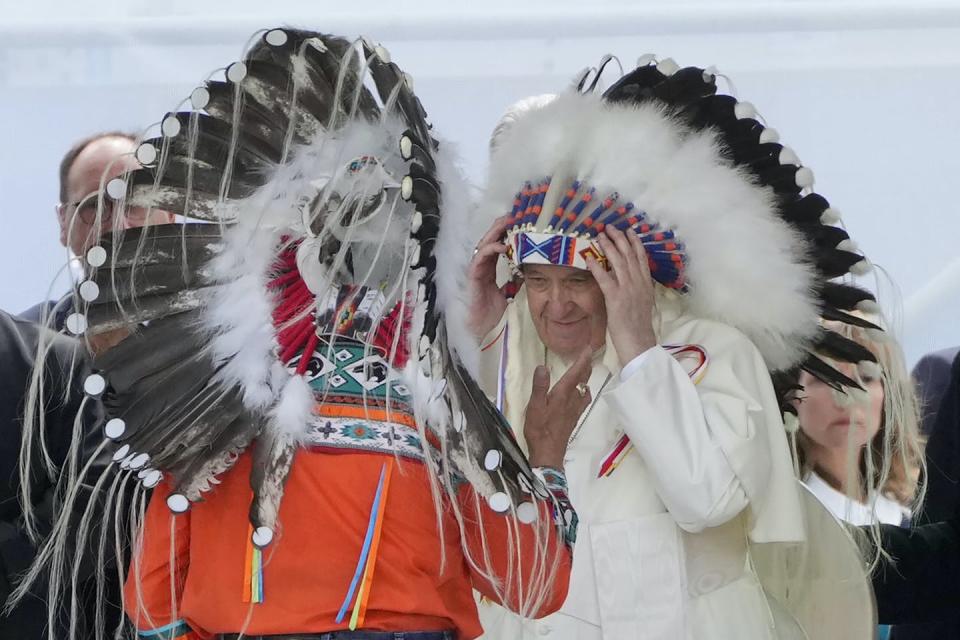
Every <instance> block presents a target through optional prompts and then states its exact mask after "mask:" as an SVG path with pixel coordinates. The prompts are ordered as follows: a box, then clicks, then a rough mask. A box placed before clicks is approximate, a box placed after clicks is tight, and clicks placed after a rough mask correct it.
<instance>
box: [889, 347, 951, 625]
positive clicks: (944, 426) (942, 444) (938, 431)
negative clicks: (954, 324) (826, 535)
mask: <svg viewBox="0 0 960 640" xmlns="http://www.w3.org/2000/svg"><path fill="white" fill-rule="evenodd" d="M957 353H958V352H957V350H956V349H952V350H948V351H945V352H944V351H941V352H938V353H934V354H930V355H928V356H925V357H924V358H923V359H922V360H921V361H920V362H919V363H918V364H917V366H916V367H915V368H914V376H916V377H915V380H916V381H917V383H918V387H919V392H920V395H921V397H926V398H928V407H930V406H933V405H932V404H929V403H936V411H934V412H932V413H931V412H929V409H928V410H927V411H928V412H926V413H925V415H924V420H925V423H926V425H927V426H926V427H925V429H924V430H925V432H926V433H927V435H928V440H927V447H926V460H927V477H926V484H927V495H926V499H925V500H924V504H923V507H922V509H921V510H920V512H919V513H918V514H917V518H916V521H917V524H920V525H924V524H927V525H930V524H931V523H940V522H943V521H947V520H951V521H953V522H954V523H955V522H956V519H955V518H956V516H957V514H958V513H960V356H958V355H957ZM950 354H953V360H952V365H951V367H950V369H949V375H944V369H945V367H944V359H945V358H946V357H947V356H948V355H950ZM944 380H946V382H944ZM938 400H939V402H938ZM932 526H935V527H937V526H939V527H941V528H940V529H939V530H935V529H929V530H928V532H929V533H927V534H925V535H922V536H917V537H915V538H912V540H913V542H911V543H910V544H912V545H913V546H914V549H915V550H916V549H926V550H927V551H922V553H927V552H929V553H930V554H932V553H933V551H932V550H933V549H943V550H944V551H943V553H944V554H947V555H945V556H944V559H943V562H942V563H939V564H938V563H937V561H936V559H935V558H933V557H932V559H931V561H930V562H925V561H924V562H919V563H917V560H916V559H915V558H911V556H907V559H906V560H905V562H906V563H907V564H910V563H917V564H918V566H924V567H926V568H924V569H923V570H922V571H920V572H915V573H913V574H911V575H912V576H913V582H914V585H915V587H916V591H917V593H919V594H923V601H918V600H916V599H915V598H914V597H913V596H911V594H910V593H908V592H907V591H908V589H906V587H907V585H906V583H904V584H903V586H904V589H903V590H902V591H903V593H902V597H903V598H904V599H905V600H906V601H907V602H908V603H910V602H915V601H916V602H918V603H919V605H920V606H921V608H920V609H919V610H918V612H923V611H930V610H931V607H933V608H935V607H939V606H940V604H941V603H942V602H945V601H947V602H952V600H950V597H951V593H950V592H951V589H957V588H960V569H958V567H957V565H955V564H951V562H952V556H950V555H949V554H950V553H956V550H955V545H956V537H955V535H956V534H955V532H954V533H951V531H950V530H948V529H944V528H942V527H943V525H936V524H934V525H932ZM921 528H923V527H921ZM951 536H952V537H951ZM951 540H952V542H951ZM951 545H953V547H951ZM908 548H909V545H908V546H904V547H898V549H900V550H907V549H908ZM951 548H953V551H951ZM926 585H930V588H929V589H928V588H927V586H926ZM938 593H941V594H942V597H941V598H938V597H937V594H938ZM944 598H945V599H946V600H944ZM924 601H925V602H926V604H924ZM905 606H906V605H905ZM924 607H926V608H924ZM951 613H952V614H951ZM941 614H942V615H938V616H937V620H936V621H933V622H927V623H921V624H908V625H904V626H898V627H896V628H895V629H894V630H893V633H892V636H891V638H892V640H940V639H942V638H960V607H954V608H953V610H952V612H951V611H950V610H949V609H946V610H943V611H941ZM922 619H923V618H922V617H916V616H915V617H913V618H911V620H912V621H919V620H922ZM904 621H905V622H907V620H904Z"/></svg>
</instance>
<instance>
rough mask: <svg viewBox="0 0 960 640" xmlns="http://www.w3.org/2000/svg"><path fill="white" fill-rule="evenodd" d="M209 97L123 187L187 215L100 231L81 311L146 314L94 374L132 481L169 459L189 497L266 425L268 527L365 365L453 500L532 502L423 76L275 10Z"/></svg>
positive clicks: (518, 508)
mask: <svg viewBox="0 0 960 640" xmlns="http://www.w3.org/2000/svg"><path fill="white" fill-rule="evenodd" d="M190 104H191V106H192V109H190V110H188V111H182V112H177V113H170V114H168V115H166V116H165V117H164V118H163V119H162V122H161V123H160V131H159V135H157V136H156V137H152V138H149V139H146V140H143V141H142V142H141V143H140V144H139V146H138V148H137V150H136V157H137V159H138V160H139V162H140V163H141V164H142V168H140V169H138V170H135V171H133V172H131V173H129V174H127V175H125V176H123V177H121V178H120V179H117V180H116V181H114V182H112V183H111V184H110V185H108V186H109V188H108V189H107V191H108V193H109V194H110V196H111V197H112V198H114V199H116V200H117V202H116V203H115V206H117V207H126V208H134V207H140V208H148V209H149V208H160V209H164V210H167V211H171V212H174V213H176V214H178V215H181V216H183V217H184V219H185V222H184V224H171V225H160V226H152V227H144V228H140V229H135V230H132V231H128V232H126V233H119V232H117V233H114V234H113V235H112V237H110V236H108V237H104V238H102V241H101V243H100V244H98V245H97V246H94V247H92V248H91V249H90V250H89V251H88V252H87V253H86V255H85V256H84V259H85V261H86V267H87V273H88V279H87V280H86V281H85V282H83V283H82V284H81V285H80V286H79V288H78V294H77V295H78V300H77V305H76V309H77V311H76V313H74V314H73V315H72V316H71V317H70V318H69V320H68V323H67V324H68V327H69V328H70V330H71V331H72V332H74V333H76V334H83V335H87V336H89V335H95V334H99V333H102V332H105V331H112V330H121V331H129V332H130V334H131V335H129V337H127V338H126V339H124V340H123V341H122V342H120V343H119V344H117V345H116V346H115V347H113V348H111V349H109V350H108V351H106V352H105V353H103V354H102V355H100V356H99V357H97V358H96V359H95V361H94V365H93V367H94V372H93V373H92V374H91V375H90V376H89V377H88V378H87V379H86V381H85V385H84V388H85V390H86V392H87V394H88V396H89V397H90V398H91V400H95V399H99V400H101V401H102V404H103V407H104V409H105V417H104V420H103V422H102V429H103V435H104V438H105V440H104V443H103V445H101V449H102V450H106V451H108V452H112V456H113V460H114V461H115V462H116V463H117V465H119V467H120V469H121V471H120V474H121V475H122V476H123V477H124V480H123V482H122V483H120V484H121V485H122V484H126V483H127V481H128V480H134V481H139V484H140V487H138V492H142V489H143V488H150V487H153V486H156V485H157V484H158V483H159V482H160V480H161V479H162V478H166V479H167V481H168V482H169V483H170V484H171V485H172V487H173V492H172V494H171V495H170V497H169V499H168V501H167V502H168V505H169V507H170V509H171V510H172V511H173V512H175V513H180V512H183V511H186V510H187V509H189V507H190V504H191V503H193V502H195V501H197V500H200V499H202V498H203V496H204V495H205V494H206V492H208V491H210V490H211V489H214V486H213V485H215V484H216V482H217V476H218V475H219V474H222V473H224V472H225V471H226V470H228V469H230V468H231V466H232V465H233V464H234V462H235V461H236V460H237V457H238V455H239V454H240V453H241V452H243V451H245V450H247V449H248V448H251V447H252V450H253V461H254V464H253V470H252V473H251V485H252V488H253V501H252V504H251V507H250V522H251V525H252V529H253V538H252V541H253V543H254V544H255V545H256V546H257V547H265V546H267V545H269V544H270V543H271V541H272V540H273V539H274V536H275V533H276V531H277V517H278V512H279V504H280V501H281V498H282V495H283V489H284V483H285V481H286V478H287V475H288V473H289V471H290V467H291V464H292V463H293V458H294V452H295V451H296V449H297V447H298V446H300V445H301V443H303V442H304V440H305V439H306V438H307V436H308V433H309V431H310V429H311V428H313V425H314V423H315V419H314V417H315V414H317V413H319V414H324V411H326V410H327V409H329V408H330V407H331V406H332V405H334V404H336V402H337V399H336V397H341V396H344V395H345V392H343V389H345V388H347V387H351V388H353V389H354V393H353V396H354V399H356V398H360V400H359V403H360V404H359V406H358V407H353V408H352V409H350V408H349V407H348V408H347V409H350V410H354V411H356V410H359V411H362V413H361V414H359V415H365V416H370V415H372V416H375V417H376V416H383V419H384V420H387V421H389V420H391V419H394V418H396V419H398V420H399V419H400V417H404V418H405V419H406V420H407V421H408V422H409V423H412V424H415V425H416V427H417V428H418V429H419V430H420V435H421V437H420V440H419V441H420V447H421V448H422V449H423V450H424V451H422V452H420V455H421V456H422V461H423V463H424V464H426V465H427V466H428V467H429V468H430V469H431V471H432V474H430V475H431V477H432V478H433V484H432V489H433V494H434V496H435V498H436V500H437V502H438V507H439V503H440V502H443V501H445V496H446V495H447V494H450V495H452V492H454V491H455V487H457V486H459V485H460V483H462V482H463V481H467V482H470V483H471V484H473V485H474V487H475V488H476V490H477V492H478V493H479V494H480V495H481V496H483V497H484V498H485V499H487V500H488V502H489V504H490V506H491V508H493V509H494V510H495V511H499V512H501V513H508V512H509V517H516V518H518V519H519V520H520V521H523V522H530V521H531V520H533V519H534V518H535V516H536V514H537V511H536V509H531V508H530V507H532V506H533V503H534V502H535V501H537V500H545V499H548V497H547V496H548V493H547V492H546V491H545V489H544V488H543V482H542V481H541V480H540V479H539V478H538V477H537V476H535V475H534V474H533V473H532V471H531V469H530V467H529V465H528V464H527V462H526V459H525V457H524V455H523V454H522V452H521V451H520V449H519V447H518V446H517V443H516V441H515V439H514V437H513V435H512V431H511V430H510V428H509V427H508V425H507V424H506V423H505V421H504V419H503V417H502V416H501V415H500V413H499V412H498V411H497V410H496V408H495V407H494V406H493V405H492V404H491V403H490V402H489V401H488V400H487V399H486V397H485V396H484V395H483V393H482V392H481V391H480V389H479V387H478V385H477V384H476V382H475V381H474V380H473V379H472V378H471V377H470V375H469V374H468V373H467V371H466V369H465V368H464V366H463V364H462V359H463V358H464V357H466V354H465V353H464V351H463V349H462V348H461V349H460V351H459V352H458V350H457V348H455V347H454V346H452V345H451V340H450V339H449V335H450V331H449V329H448V324H447V321H446V317H445V314H446V310H447V309H449V308H450V305H451V304H453V301H455V300H456V299H457V296H456V282H455V278H452V277H444V275H443V274H442V273H441V269H440V266H441V264H443V262H444V261H446V260H453V257H451V256H443V255H441V254H442V252H443V251H447V252H456V251H457V248H458V247H460V246H461V245H462V244H464V243H466V242H468V240H467V239H463V240H460V239H458V237H457V234H458V233H463V230H462V229H460V228H459V226H458V225H451V224H445V223H444V221H445V220H446V219H447V218H448V216H449V215H450V213H449V212H455V211H456V210H458V209H459V210H461V211H465V210H466V209H467V203H466V202H465V201H464V200H463V197H464V195H465V194H466V193H467V189H466V188H465V185H464V184H463V181H462V179H461V177H460V176H459V174H458V172H457V171H456V169H455V168H454V166H453V164H452V160H451V158H450V157H449V156H448V155H446V153H445V152H444V150H442V148H441V145H440V143H439V142H438V141H437V140H436V139H435V138H434V137H433V136H432V134H431V131H430V125H428V123H427V121H426V118H425V112H424V110H423V107H422V106H421V104H420V101H419V100H418V99H417V97H416V96H415V95H414V93H413V91H412V80H411V79H410V77H409V76H407V75H406V74H404V73H403V72H402V71H401V70H400V69H399V68H398V67H397V66H396V65H395V64H393V63H392V62H391V61H390V59H389V56H388V54H387V52H386V51H385V50H384V49H383V48H381V47H379V46H375V45H373V44H372V43H370V42H368V41H366V40H364V41H359V42H355V43H351V42H348V41H346V40H343V39H341V38H338V37H334V36H330V35H324V34H321V33H315V32H306V31H298V30H293V29H273V30H269V31H265V32H262V33H261V34H260V37H259V38H257V39H256V40H255V43H254V44H253V46H252V47H251V48H250V49H249V51H247V53H246V54H245V56H244V57H243V59H242V60H241V61H238V62H235V63H233V64H231V65H229V66H228V67H227V68H226V70H225V75H224V77H223V79H220V80H216V79H214V80H209V81H207V82H205V83H204V84H203V85H202V86H200V87H198V88H197V89H196V90H194V91H193V92H192V94H191V96H190ZM458 198H459V200H458ZM100 210H101V211H102V210H103V207H102V206H101V207H100ZM118 218H119V216H118ZM344 363H349V364H350V367H349V368H347V369H345V371H344V372H341V369H344ZM335 396H336V397H335ZM347 409H344V408H343V407H341V410H342V411H346V410H347ZM399 453H402V452H399ZM81 476H82V474H81ZM78 481H79V482H82V481H83V478H82V477H80V478H79V479H78ZM117 486H118V483H117V482H114V483H113V485H112V487H111V490H113V489H116V488H117ZM447 502H451V501H447ZM452 502H455V501H452ZM91 504H92V505H93V503H91ZM94 506H95V505H94ZM92 508H93V507H92ZM442 508H446V507H442ZM451 508H453V509H457V506H456V505H455V504H453V505H452V506H451ZM67 511H69V509H68V510H67ZM67 517H69V515H68V516H67ZM438 521H439V516H438ZM67 530H68V528H67V527H66V526H61V527H60V528H59V529H58V531H59V533H60V536H61V539H60V540H59V542H61V543H62V542H63V540H62V537H63V536H64V535H66V533H65V532H66V531H67ZM56 538H57V536H54V542H53V544H56V543H57V540H56ZM479 563H480V564H481V565H482V564H483V561H482V560H481V561H479ZM56 600H57V598H56V597H52V598H51V602H55V601H56Z"/></svg>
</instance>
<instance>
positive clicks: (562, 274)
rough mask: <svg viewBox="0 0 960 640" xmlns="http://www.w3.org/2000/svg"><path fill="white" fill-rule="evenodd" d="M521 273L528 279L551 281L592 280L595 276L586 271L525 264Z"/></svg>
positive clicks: (577, 268) (551, 265)
mask: <svg viewBox="0 0 960 640" xmlns="http://www.w3.org/2000/svg"><path fill="white" fill-rule="evenodd" d="M520 273H522V274H523V275H524V277H526V278H530V277H538V278H547V279H549V280H558V281H563V280H587V279H589V280H592V279H593V275H592V274H591V273H590V272H589V271H587V270H586V269H581V268H579V267H568V266H563V265H556V264H523V265H521V266H520Z"/></svg>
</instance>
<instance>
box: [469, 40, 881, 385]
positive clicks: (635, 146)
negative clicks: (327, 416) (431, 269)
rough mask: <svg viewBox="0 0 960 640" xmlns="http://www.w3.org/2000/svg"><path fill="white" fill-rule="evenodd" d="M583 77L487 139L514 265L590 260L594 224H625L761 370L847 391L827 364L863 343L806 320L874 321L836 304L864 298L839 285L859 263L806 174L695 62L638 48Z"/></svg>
mask: <svg viewBox="0 0 960 640" xmlns="http://www.w3.org/2000/svg"><path fill="white" fill-rule="evenodd" d="M608 60H609V59H608ZM602 68H603V66H601V67H600V69H601V70H602ZM598 76H599V73H598V72H597V73H596V75H594V72H590V73H587V74H585V75H583V76H582V77H581V78H580V79H579V81H578V82H577V83H575V86H574V87H573V88H572V89H570V90H568V91H567V92H566V93H564V94H561V95H559V96H558V97H556V98H555V99H554V100H552V101H549V102H546V103H544V102H543V101H541V103H540V104H539V105H538V107H537V108H535V109H531V110H528V111H527V112H526V113H525V114H522V115H519V116H516V115H515V116H514V117H513V121H512V122H511V123H510V124H509V126H508V127H505V128H504V130H503V131H501V132H500V133H499V134H498V136H497V140H496V144H495V145H493V152H492V157H491V169H490V178H489V184H488V187H487V192H486V196H485V201H484V204H483V208H484V211H485V213H486V215H489V216H490V217H491V218H492V217H494V216H496V215H502V214H503V213H504V212H509V213H512V214H513V224H512V225H511V227H510V229H509V231H508V234H507V243H508V256H509V259H510V261H511V263H512V264H513V265H514V267H515V268H516V267H519V266H522V265H523V264H526V263H531V262H532V263H542V264H558V265H566V266H574V267H581V268H583V267H584V264H585V263H584V258H585V257H586V256H587V255H593V256H594V257H597V258H598V259H600V260H601V261H602V258H603V257H602V251H601V250H600V248H599V245H598V244H597V243H596V242H595V238H596V235H597V233H599V232H600V231H601V230H602V229H603V228H604V226H607V225H614V226H616V227H617V228H620V229H629V230H631V232H634V233H637V234H638V235H639V236H640V238H641V240H642V241H643V243H644V246H645V248H646V250H647V255H648V260H649V263H650V268H651V274H652V276H653V277H654V279H655V280H657V281H658V282H659V283H660V284H662V285H664V286H666V287H669V288H673V289H676V290H679V291H680V292H681V293H682V295H681V297H680V299H681V300H683V303H684V304H685V305H686V307H687V308H688V310H689V311H690V312H691V313H694V314H696V315H700V316H701V317H707V318H710V319H714V320H718V321H721V322H724V323H726V324H729V325H732V326H734V327H736V328H738V329H739V330H741V331H743V332H744V333H745V334H746V335H747V336H748V337H749V338H750V339H751V340H752V341H753V342H754V343H755V344H756V345H757V347H758V348H759V350H760V351H761V353H762V354H763V357H764V359H765V360H766V363H767V365H768V367H769V368H770V370H771V371H773V372H784V371H790V370H795V368H796V367H798V366H801V367H803V368H806V369H807V370H809V371H810V372H811V373H812V374H813V375H815V376H817V377H819V378H821V379H823V380H825V381H826V382H828V383H830V384H832V385H834V386H838V385H849V386H854V387H856V386H857V384H856V382H855V381H853V380H850V379H849V378H848V377H847V376H844V375H843V374H842V373H841V372H839V371H838V370H836V369H835V368H834V367H832V366H831V365H829V364H828V361H829V360H830V359H837V360H844V361H853V362H859V361H862V360H873V356H872V354H870V353H869V352H868V351H867V350H866V349H863V348H862V347H860V346H859V345H858V344H856V343H854V342H853V341H850V340H848V339H846V338H844V337H843V336H841V335H839V334H838V333H836V332H832V331H829V330H825V329H823V328H822V326H821V323H820V322H819V320H820V318H821V317H823V318H826V319H830V320H836V321H839V322H844V323H849V324H853V325H859V326H865V327H869V328H871V329H877V330H879V328H878V327H875V326H874V325H872V324H870V323H868V322H866V321H864V320H863V319H862V318H860V317H857V316H855V315H852V314H850V313H849V312H850V311H851V310H853V309H855V308H873V307H874V304H875V303H874V298H873V296H872V294H870V293H869V292H867V291H865V290H863V289H861V288H859V287H857V286H854V285H852V284H850V283H848V282H843V281H841V280H840V279H842V278H843V277H844V276H847V275H848V274H851V273H852V274H859V273H863V272H865V271H866V270H867V269H868V268H869V266H870V265H869V262H868V261H867V260H866V259H865V258H864V257H863V256H862V255H861V254H859V253H858V252H856V250H855V246H854V245H853V243H852V242H851V241H850V239H849V236H848V235H847V233H846V231H844V230H843V229H842V228H840V227H839V226H836V223H837V222H838V220H839V217H838V216H837V215H836V213H835V211H834V210H833V209H832V208H831V207H830V205H829V204H828V202H827V200H826V199H825V198H823V197H822V196H821V195H819V194H817V193H816V192H814V190H813V174H812V172H811V171H810V169H809V168H807V167H805V166H803V165H802V164H801V163H800V161H799V159H798V158H797V156H796V154H795V153H794V152H793V151H792V150H791V149H790V148H789V147H786V146H784V145H782V144H780V143H779V142H778V139H779V136H778V134H777V132H776V131H775V130H773V129H771V128H769V127H766V126H764V124H762V123H761V121H760V120H759V117H758V116H757V114H756V111H755V109H754V108H753V107H752V105H750V104H749V103H746V102H740V101H738V100H737V99H735V98H734V97H732V96H729V95H723V94H721V93H718V90H717V85H716V76H715V74H714V73H712V72H710V71H706V70H704V69H700V68H697V67H687V68H684V69H680V68H678V66H677V65H676V64H675V63H674V62H673V61H672V60H669V59H668V60H663V61H661V62H659V63H658V62H657V61H656V60H653V59H652V58H648V59H647V60H645V61H643V62H642V64H641V65H640V66H639V67H637V68H636V69H634V70H633V71H631V72H629V73H627V74H625V75H624V76H623V77H621V78H620V79H619V80H618V81H617V82H615V83H614V84H613V86H611V87H610V88H609V89H607V90H606V91H605V92H603V93H602V94H601V93H600V92H599V91H598V90H596V87H597V84H598V83H597V77H598ZM591 77H592V78H593V81H592V82H591V81H590V78H591Z"/></svg>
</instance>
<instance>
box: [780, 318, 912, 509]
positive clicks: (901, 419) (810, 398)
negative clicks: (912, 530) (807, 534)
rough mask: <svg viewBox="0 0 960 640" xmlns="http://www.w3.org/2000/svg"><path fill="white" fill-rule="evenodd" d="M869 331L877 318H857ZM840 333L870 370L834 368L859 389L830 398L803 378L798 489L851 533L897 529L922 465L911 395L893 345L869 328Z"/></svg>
mask: <svg viewBox="0 0 960 640" xmlns="http://www.w3.org/2000/svg"><path fill="white" fill-rule="evenodd" d="M860 317H861V318H862V319H863V320H865V321H867V322H869V323H871V324H875V325H879V324H881V323H880V321H879V320H878V319H877V318H876V317H872V316H867V315H865V314H860ZM829 324H830V326H829V327H828V328H830V329H832V330H834V331H837V332H842V333H843V334H845V335H846V336H847V337H849V338H851V339H853V340H855V341H856V342H858V343H859V344H861V345H862V346H864V347H866V348H867V349H869V350H870V352H871V353H873V354H874V355H875V356H876V359H877V362H876V363H868V362H864V363H861V364H860V365H859V366H855V365H852V364H848V363H837V365H836V366H837V367H838V368H839V369H840V370H841V371H843V372H844V373H846V374H847V375H848V376H849V377H850V378H852V379H854V380H856V381H857V382H859V383H860V386H861V387H862V388H863V389H862V390H859V389H848V390H846V393H843V392H840V391H836V390H834V389H832V388H830V387H829V386H827V385H826V384H824V383H823V382H821V381H819V380H817V379H816V378H815V377H813V376H812V375H810V374H809V373H806V372H804V373H803V374H801V376H800V384H801V385H802V386H803V391H801V392H800V393H799V394H798V398H797V403H796V407H797V415H798V418H799V422H800V430H799V433H798V434H797V436H798V437H797V444H798V452H797V453H798V458H799V461H800V467H801V475H802V477H803V480H804V482H805V483H806V485H807V486H808V487H809V488H810V490H811V491H813V493H814V494H815V495H816V496H817V497H818V498H819V499H820V501H821V502H823V504H824V505H825V506H826V507H827V508H828V509H830V511H832V512H833V514H834V515H835V516H837V517H838V518H840V519H842V520H844V521H846V522H849V523H851V524H855V525H872V524H877V523H883V524H895V525H899V524H901V523H903V522H904V521H905V520H906V519H907V518H908V517H909V515H910V511H911V508H912V507H913V506H914V504H915V503H916V501H917V497H918V483H917V480H918V477H919V475H920V473H919V472H920V467H921V465H922V463H923V456H922V447H921V439H920V431H919V426H918V425H919V416H918V410H917V400H916V395H915V392H914V389H913V386H912V383H911V382H910V377H909V375H908V373H907V369H906V367H905V366H904V361H903V355H902V352H901V349H900V346H899V344H897V343H896V342H894V341H893V340H892V338H889V337H888V336H889V334H888V333H886V332H884V333H883V334H882V336H883V339H881V340H879V341H878V340H875V339H874V336H876V335H881V334H879V332H876V331H875V330H874V329H870V328H867V327H851V326H850V325H843V326H840V325H838V324H834V323H829Z"/></svg>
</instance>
